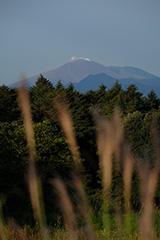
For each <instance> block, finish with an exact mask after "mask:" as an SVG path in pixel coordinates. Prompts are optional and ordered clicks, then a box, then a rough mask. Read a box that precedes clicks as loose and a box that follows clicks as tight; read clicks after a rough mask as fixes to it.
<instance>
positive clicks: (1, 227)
mask: <svg viewBox="0 0 160 240" xmlns="http://www.w3.org/2000/svg"><path fill="white" fill-rule="evenodd" d="M3 222H4V221H3V213H2V204H1V201H0V239H2V240H7V236H6V233H5V230H4V223H3Z"/></svg>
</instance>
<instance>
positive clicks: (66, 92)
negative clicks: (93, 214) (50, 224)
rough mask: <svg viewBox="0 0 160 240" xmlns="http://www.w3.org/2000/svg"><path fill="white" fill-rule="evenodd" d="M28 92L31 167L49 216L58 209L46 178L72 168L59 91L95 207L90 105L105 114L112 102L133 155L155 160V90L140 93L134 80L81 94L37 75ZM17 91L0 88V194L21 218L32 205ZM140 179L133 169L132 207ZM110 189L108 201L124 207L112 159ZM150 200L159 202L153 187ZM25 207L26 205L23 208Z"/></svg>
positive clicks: (97, 188)
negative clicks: (60, 116) (33, 147)
mask: <svg viewBox="0 0 160 240" xmlns="http://www.w3.org/2000/svg"><path fill="white" fill-rule="evenodd" d="M29 92H30V98H31V107H32V113H33V120H34V122H35V124H34V130H35V140H36V150H37V158H36V167H37V169H38V173H39V175H40V177H41V179H42V185H43V189H44V199H45V206H46V210H47V216H49V218H48V219H47V220H48V221H52V220H53V219H54V220H55V215H54V213H57V212H58V210H57V207H55V206H53V203H52V202H53V201H55V196H54V194H53V192H52V190H51V186H50V185H49V180H50V178H52V177H53V176H55V175H56V174H59V175H61V176H62V177H63V178H65V179H66V178H67V179H68V178H69V177H70V173H71V171H72V170H73V169H74V163H73V160H72V157H71V154H70V151H69V148H68V144H67V142H66V140H65V137H64V134H63V132H62V130H61V129H60V127H59V125H58V123H56V119H57V118H56V110H55V106H54V103H53V102H54V101H53V99H54V97H57V96H58V95H60V96H61V98H62V99H63V100H65V101H66V102H67V104H68V105H69V106H70V110H71V115H72V119H73V124H74V128H75V134H76V138H77V141H78V146H79V150H80V154H81V158H82V159H83V165H84V168H85V174H86V176H87V177H86V179H87V183H86V185H87V186H86V189H87V191H88V195H89V199H90V201H91V204H92V206H93V207H94V209H95V211H97V212H99V211H101V210H100V205H101V202H102V192H101V188H102V186H101V181H100V180H99V179H100V177H99V162H98V155H97V146H96V131H95V124H94V121H93V116H92V111H93V109H94V108H95V107H98V108H99V109H100V110H101V112H102V115H104V116H106V117H107V118H110V117H111V116H112V112H113V110H114V108H115V107H119V108H120V110H121V113H122V124H123V128H124V133H125V139H126V140H127V141H128V142H129V143H130V144H131V150H132V154H133V155H134V156H135V157H136V158H139V157H141V158H144V157H146V156H147V159H149V161H150V166H151V167H152V166H153V165H154V159H155V155H156V153H155V150H154V144H153V136H152V132H151V127H152V122H153V119H154V118H156V119H157V121H158V130H159V132H160V127H159V126H160V111H159V109H160V107H159V106H160V100H159V99H158V98H157V96H156V94H155V93H154V91H151V92H150V93H149V94H148V97H147V98H145V97H143V94H142V93H141V92H139V91H138V89H137V88H136V86H135V85H130V86H129V87H128V88H127V89H126V91H124V90H123V89H122V87H121V85H120V84H119V83H118V82H116V83H115V84H114V85H113V87H112V88H110V89H107V88H106V86H104V85H103V84H102V85H101V86H100V87H99V89H98V90H96V91H92V90H90V91H88V92H87V93H85V94H82V93H80V92H78V91H77V90H75V89H74V87H73V84H72V83H70V85H69V86H68V87H67V88H65V87H64V86H63V84H62V83H61V82H60V81H59V82H58V83H57V85H56V87H55V88H54V87H53V85H52V83H51V82H50V81H49V80H47V79H45V78H44V77H43V76H42V75H40V77H39V78H38V80H37V82H36V85H35V86H33V87H31V88H30V89H29ZM16 95H17V94H16V90H14V89H9V88H8V87H6V86H4V85H3V86H1V87H0V195H1V197H2V199H3V203H4V215H5V217H11V216H12V217H15V218H16V219H18V221H21V222H31V221H32V220H33V219H32V217H31V216H32V210H31V206H30V201H29V194H28V190H27V184H26V178H25V176H26V173H27V167H28V147H27V143H26V138H25V133H24V128H23V123H22V121H21V117H20V111H19V107H18V104H17V97H16ZM97 181H98V183H97ZM139 183H140V179H139V177H138V174H137V172H136V170H134V173H133V178H132V194H131V203H132V204H131V206H132V209H134V210H135V211H138V210H139V209H140V190H139ZM159 184H160V183H159ZM157 189H158V188H157ZM112 190H113V194H112V197H113V203H116V204H119V206H120V207H122V208H123V196H122V195H123V194H122V192H123V180H122V175H121V170H120V169H119V170H118V171H117V166H116V164H114V168H113V182H112ZM155 201H156V205H157V206H158V207H160V196H159V192H158V190H157V194H156V198H155ZM25 208H26V209H27V210H23V209H25ZM18 209H19V210H18ZM112 210H113V209H112ZM51 213H52V214H51ZM54 220H53V221H54Z"/></svg>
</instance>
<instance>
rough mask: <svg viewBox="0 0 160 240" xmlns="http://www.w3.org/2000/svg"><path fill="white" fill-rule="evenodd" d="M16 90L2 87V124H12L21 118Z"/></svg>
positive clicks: (0, 110) (0, 116) (0, 97)
mask: <svg viewBox="0 0 160 240" xmlns="http://www.w3.org/2000/svg"><path fill="white" fill-rule="evenodd" d="M19 116H20V111H19V108H18V103H17V94H16V90H14V89H10V88H8V87H7V86H5V85H2V86H0V122H11V121H15V120H17V119H18V118H19Z"/></svg>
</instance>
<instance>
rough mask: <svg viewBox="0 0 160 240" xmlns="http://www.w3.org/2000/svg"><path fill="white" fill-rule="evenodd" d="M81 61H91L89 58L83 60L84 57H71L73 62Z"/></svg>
mask: <svg viewBox="0 0 160 240" xmlns="http://www.w3.org/2000/svg"><path fill="white" fill-rule="evenodd" d="M80 59H82V60H86V61H91V60H90V59H89V58H83V57H75V56H74V57H71V61H72V62H73V61H76V60H80Z"/></svg>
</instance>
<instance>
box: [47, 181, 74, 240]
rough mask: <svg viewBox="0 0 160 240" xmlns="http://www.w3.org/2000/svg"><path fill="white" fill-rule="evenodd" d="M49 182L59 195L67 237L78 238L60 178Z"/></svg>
mask: <svg viewBox="0 0 160 240" xmlns="http://www.w3.org/2000/svg"><path fill="white" fill-rule="evenodd" d="M51 184H52V185H53V186H54V187H55V188H56V191H57V194H58V196H59V200H60V205H61V208H62V213H63V216H64V222H65V226H66V230H67V232H68V234H69V236H68V239H70V240H78V229H77V224H76V217H75V214H74V210H73V206H72V203H71V200H70V198H69V196H68V193H67V189H66V187H65V185H64V183H63V182H62V180H61V179H60V178H56V179H54V180H52V181H51Z"/></svg>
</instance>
